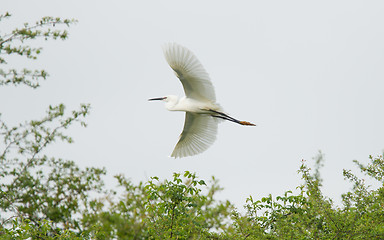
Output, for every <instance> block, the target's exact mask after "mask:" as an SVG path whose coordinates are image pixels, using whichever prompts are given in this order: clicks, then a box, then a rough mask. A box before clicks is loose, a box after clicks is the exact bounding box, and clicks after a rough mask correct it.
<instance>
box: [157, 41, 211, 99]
mask: <svg viewBox="0 0 384 240" xmlns="http://www.w3.org/2000/svg"><path fill="white" fill-rule="evenodd" d="M163 50H164V55H165V58H166V59H167V62H168V64H169V65H170V66H171V68H172V69H173V70H174V71H175V74H176V76H177V77H178V78H179V79H180V81H181V83H182V84H183V87H184V91H185V95H186V96H187V97H189V98H194V99H196V100H201V99H206V100H210V101H213V102H215V101H216V96H215V90H214V88H213V85H212V83H211V80H210V79H209V75H208V73H207V71H206V70H205V69H204V67H203V65H202V64H201V63H200V61H199V60H198V59H197V58H196V56H195V55H194V54H193V53H192V52H191V51H190V50H188V49H187V48H185V47H183V46H181V45H178V44H176V43H169V44H167V45H165V46H164V48H163Z"/></svg>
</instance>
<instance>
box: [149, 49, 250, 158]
mask: <svg viewBox="0 0 384 240" xmlns="http://www.w3.org/2000/svg"><path fill="white" fill-rule="evenodd" d="M163 50H164V55H165V58H166V60H167V62H168V64H169V65H170V66H171V68H172V69H173V71H175V74H176V76H177V77H178V78H179V79H180V81H181V83H182V84H183V87H184V92H185V95H186V96H185V97H182V98H179V97H178V96H174V95H168V96H165V97H160V98H151V99H149V101H153V100H161V101H164V102H165V107H166V108H167V109H168V110H169V111H183V112H185V122H184V129H183V132H182V133H181V134H180V137H179V141H178V142H177V144H176V147H175V149H174V150H173V152H172V154H171V157H175V158H178V157H180V158H181V157H186V156H192V155H196V154H199V153H201V152H203V151H205V150H207V149H208V148H209V146H211V145H212V144H213V142H214V141H215V139H216V134H217V125H218V122H219V121H218V120H219V119H223V120H228V121H231V122H235V123H238V124H241V125H245V126H255V124H252V123H250V122H246V121H239V120H237V119H235V118H233V117H230V116H229V115H228V114H226V113H224V112H223V109H222V108H221V107H220V105H218V104H217V103H216V96H215V90H214V88H213V85H212V83H211V81H210V79H209V75H208V73H207V72H206V71H205V69H204V67H203V65H202V64H201V63H200V61H199V60H198V59H197V58H196V56H195V55H194V54H193V53H192V52H191V51H190V50H189V49H187V48H185V47H183V46H181V45H179V44H176V43H169V44H166V45H165V46H164V48H163Z"/></svg>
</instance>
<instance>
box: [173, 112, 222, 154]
mask: <svg viewBox="0 0 384 240" xmlns="http://www.w3.org/2000/svg"><path fill="white" fill-rule="evenodd" d="M217 125H218V121H217V119H215V118H213V117H211V116H210V115H205V114H196V113H191V112H186V113H185V122H184V129H183V132H182V133H181V135H180V139H179V141H178V142H177V144H176V147H175V149H174V150H173V152H172V154H171V157H175V158H178V157H180V158H181V157H186V156H192V155H196V154H198V153H201V152H204V151H205V150H207V149H208V147H209V146H211V145H212V144H213V142H214V141H215V140H216V134H217Z"/></svg>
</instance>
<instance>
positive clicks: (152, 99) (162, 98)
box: [148, 97, 165, 101]
mask: <svg viewBox="0 0 384 240" xmlns="http://www.w3.org/2000/svg"><path fill="white" fill-rule="evenodd" d="M164 99H165V97H159V98H150V99H148V101H155V100H164Z"/></svg>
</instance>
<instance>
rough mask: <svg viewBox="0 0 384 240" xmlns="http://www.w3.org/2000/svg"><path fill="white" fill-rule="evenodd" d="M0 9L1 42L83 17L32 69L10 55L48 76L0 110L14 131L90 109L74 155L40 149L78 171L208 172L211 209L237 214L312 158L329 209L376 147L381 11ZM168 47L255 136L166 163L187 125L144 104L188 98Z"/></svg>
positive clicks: (222, 134) (379, 5) (224, 131)
mask: <svg viewBox="0 0 384 240" xmlns="http://www.w3.org/2000/svg"><path fill="white" fill-rule="evenodd" d="M1 9H2V10H1V11H2V12H4V11H9V12H10V13H12V14H13V17H12V18H11V19H10V20H7V21H4V22H1V23H0V29H2V30H1V31H2V32H3V31H5V30H6V29H11V28H13V27H16V26H20V25H21V24H22V23H23V22H27V21H35V20H38V19H39V18H41V17H42V16H47V15H49V16H60V17H64V18H76V19H78V20H79V23H78V24H77V25H75V26H73V27H71V28H70V37H69V39H68V40H67V41H64V42H61V41H57V42H52V41H51V42H47V43H45V42H43V43H41V42H38V43H39V44H40V43H41V46H43V47H44V50H43V53H42V54H41V56H40V59H39V60H38V61H36V62H33V63H30V62H28V61H27V62H26V61H20V59H18V58H14V61H13V62H12V63H14V64H15V65H18V66H24V65H26V64H28V65H30V66H34V67H36V68H44V69H46V70H47V71H48V72H49V73H50V78H49V79H48V80H47V81H45V82H43V84H42V87H41V88H40V89H38V90H31V89H28V88H25V87H18V88H14V87H6V88H0V112H2V113H3V115H2V117H3V118H4V119H6V120H8V121H9V122H10V123H16V122H19V121H24V120H27V119H31V118H39V117H40V116H42V115H44V111H45V109H46V108H47V107H48V105H49V104H57V103H61V102H62V103H65V104H66V105H67V109H68V110H71V109H74V108H77V106H78V105H79V103H91V105H92V112H91V115H90V117H89V118H88V119H87V122H88V123H89V127H88V128H86V129H83V128H80V127H76V128H73V129H72V130H71V131H70V134H71V135H72V136H73V137H74V139H75V144H72V145H66V144H56V145H55V146H54V147H52V148H51V149H50V151H51V152H52V153H54V155H56V156H60V157H63V158H66V159H72V160H75V161H76V162H77V163H78V164H79V165H80V166H99V167H101V166H105V167H106V168H107V170H108V172H109V176H112V175H113V174H117V173H124V174H125V175H126V176H127V177H129V178H131V179H132V181H134V182H138V181H141V180H142V181H145V180H147V179H148V177H150V176H159V177H160V178H162V179H164V178H168V179H169V178H171V175H172V173H173V172H182V171H184V170H189V171H194V172H196V173H197V174H198V176H200V177H201V178H203V179H205V180H207V179H209V178H210V176H212V175H214V176H215V177H216V178H218V179H219V180H220V183H221V186H223V187H224V188H225V190H224V191H223V193H221V194H220V198H222V199H229V200H230V201H232V202H233V203H235V204H236V205H237V206H238V207H240V208H241V207H242V205H243V204H244V203H245V199H246V198H247V197H248V196H249V195H252V196H254V198H259V197H262V196H265V195H267V194H269V193H272V194H273V195H277V194H282V193H283V192H284V191H286V190H294V188H295V187H296V186H297V185H298V184H299V183H300V182H301V181H300V176H299V175H297V170H298V168H299V166H300V164H301V159H306V160H308V161H310V160H311V159H312V158H313V157H314V156H315V155H316V154H317V152H318V150H321V151H323V153H324V154H325V159H326V162H325V167H324V168H323V171H322V176H323V178H324V179H325V181H324V192H325V194H326V195H328V196H330V197H332V198H338V197H339V195H340V193H342V192H345V191H346V190H348V189H349V187H350V185H349V184H347V183H346V182H345V181H344V180H343V177H342V169H343V168H347V169H350V168H352V169H356V168H354V167H353V164H352V160H353V159H358V160H361V161H362V162H366V161H367V159H368V155H370V154H372V155H377V154H381V152H382V150H383V149H384V138H383V132H384V123H383V119H384V111H383V107H384V95H383V89H384V81H383V79H384V68H383V64H384V45H383V43H384V28H383V23H384V14H383V12H384V2H382V1H351V0H348V1H304V0H303V1H283V0H281V1H222V0H220V1H219V0H216V1H201V0H200V1H180V0H177V1H176V0H173V1H169V0H165V1H155V0H153V1H73V0H71V1H51V0H50V1H48V0H45V1H26V0H23V1H14V0H3V1H2V3H1ZM166 42H177V43H179V44H181V45H184V46H186V47H187V48H189V49H191V50H192V51H193V52H194V53H195V54H196V56H197V57H198V58H199V60H200V61H201V62H202V64H203V65H204V66H205V68H206V70H207V71H208V73H209V74H210V76H211V79H212V82H213V84H214V86H215V90H216V94H217V100H218V102H219V103H220V104H221V105H222V106H223V107H224V109H225V110H226V111H227V112H228V113H230V114H231V115H233V116H234V117H236V118H239V119H244V120H248V121H251V122H255V123H256V124H257V125H258V126H257V127H254V128H249V127H242V126H239V125H236V124H232V123H230V122H225V123H222V124H220V126H219V134H218V140H217V141H216V142H215V144H214V145H213V146H212V147H211V148H209V149H208V151H206V152H204V153H202V154H200V155H197V156H194V157H188V158H183V159H176V160H175V159H172V158H169V157H168V156H169V155H170V154H171V152H172V150H173V147H174V145H175V144H176V142H177V139H178V136H179V134H180V133H181V130H182V127H183V123H184V114H183V113H174V112H168V111H167V110H165V108H164V106H163V104H161V103H154V102H148V101H147V99H148V98H151V97H161V96H164V95H168V94H175V95H180V96H182V95H183V94H184V93H183V90H182V86H181V84H180V82H179V81H178V79H177V78H176V77H175V76H174V75H173V73H172V71H171V69H170V67H169V66H168V65H167V63H166V61H165V59H164V57H163V53H162V49H161V47H162V45H163V44H164V43H166ZM107 181H108V182H109V183H110V181H111V178H107ZM113 184H114V183H113Z"/></svg>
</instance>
